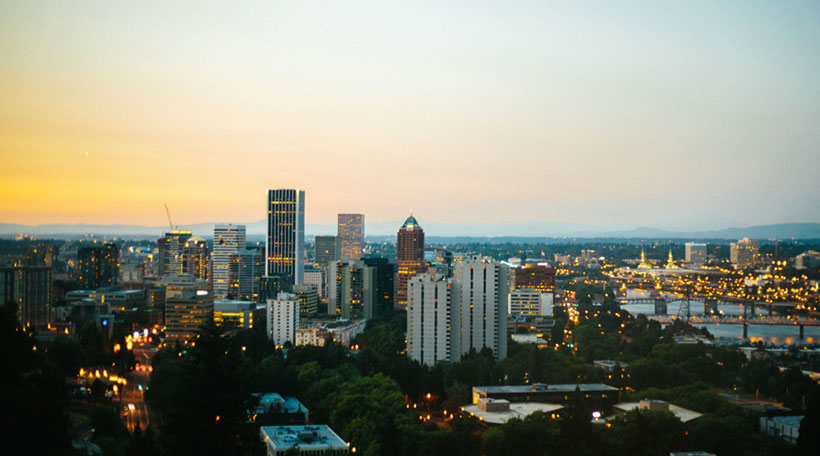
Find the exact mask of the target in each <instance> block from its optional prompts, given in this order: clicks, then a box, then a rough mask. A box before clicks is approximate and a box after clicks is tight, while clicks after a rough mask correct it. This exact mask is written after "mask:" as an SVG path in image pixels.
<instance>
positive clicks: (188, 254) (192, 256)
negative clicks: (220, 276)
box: [182, 237, 211, 281]
mask: <svg viewBox="0 0 820 456" xmlns="http://www.w3.org/2000/svg"><path fill="white" fill-rule="evenodd" d="M210 262H211V249H210V248H209V247H208V241H206V240H205V239H202V238H201V237H191V238H189V239H188V240H187V241H185V245H184V246H183V247H182V273H183V274H192V275H193V276H194V277H196V278H197V279H202V280H208V281H210V279H211V275H210V273H211V270H210V269H211V268H210Z"/></svg>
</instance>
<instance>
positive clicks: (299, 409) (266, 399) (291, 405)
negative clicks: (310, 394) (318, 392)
mask: <svg viewBox="0 0 820 456" xmlns="http://www.w3.org/2000/svg"><path fill="white" fill-rule="evenodd" d="M253 395H254V396H256V397H258V398H259V405H258V406H257V407H256V413H265V412H267V411H268V409H270V408H271V407H272V406H274V405H276V404H279V406H280V407H281V411H282V412H283V413H307V411H308V409H307V407H305V406H304V405H302V403H301V402H299V399H296V398H295V397H282V396H281V395H280V394H279V393H264V394H263V393H253Z"/></svg>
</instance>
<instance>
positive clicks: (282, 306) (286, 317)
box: [265, 293, 299, 345]
mask: <svg viewBox="0 0 820 456" xmlns="http://www.w3.org/2000/svg"><path fill="white" fill-rule="evenodd" d="M265 307H266V309H265V310H266V317H267V318H266V319H267V330H268V338H269V339H270V340H272V341H273V343H274V345H285V343H287V342H290V343H291V344H292V345H295V344H296V329H298V328H299V296H297V295H295V294H292V293H279V295H278V296H277V297H276V299H268V300H267V303H266V305H265Z"/></svg>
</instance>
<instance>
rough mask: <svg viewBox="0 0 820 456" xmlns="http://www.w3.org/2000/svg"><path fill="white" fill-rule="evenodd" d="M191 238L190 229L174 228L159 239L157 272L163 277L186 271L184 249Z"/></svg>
mask: <svg viewBox="0 0 820 456" xmlns="http://www.w3.org/2000/svg"><path fill="white" fill-rule="evenodd" d="M190 239H191V232H190V231H188V230H172V231H170V232H168V233H165V236H163V237H161V238H159V239H157V250H158V251H159V253H158V258H157V262H156V264H157V269H156V271H157V274H158V275H159V276H160V277H162V276H164V275H168V274H172V275H173V274H182V273H184V270H183V265H184V264H185V259H184V254H183V251H184V250H185V244H186V243H187V242H188V241H189V240H190Z"/></svg>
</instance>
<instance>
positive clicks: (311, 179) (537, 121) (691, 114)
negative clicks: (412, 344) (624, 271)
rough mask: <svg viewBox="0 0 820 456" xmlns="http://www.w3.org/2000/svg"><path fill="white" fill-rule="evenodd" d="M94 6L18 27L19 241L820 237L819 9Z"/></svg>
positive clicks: (2, 109) (702, 5) (14, 164)
mask: <svg viewBox="0 0 820 456" xmlns="http://www.w3.org/2000/svg"><path fill="white" fill-rule="evenodd" d="M83 6H85V7H81V6H80V5H79V4H78V5H77V6H76V7H75V8H66V7H65V6H64V5H62V4H61V3H59V2H54V3H48V2H46V3H38V4H29V3H16V4H8V5H4V6H3V13H4V14H2V15H0V29H2V30H5V31H6V33H5V34H4V37H5V39H3V40H0V58H2V59H3V61H4V63H5V65H4V66H5V70H6V71H4V73H3V75H2V76H0V94H1V95H2V96H3V99H4V101H5V103H4V104H3V106H0V125H2V127H0V132H1V133H2V134H0V154H1V155H2V160H3V165H4V166H2V170H3V171H2V172H0V188H2V191H3V194H4V198H0V201H2V202H0V219H2V220H3V221H4V222H7V223H22V224H42V223H91V224H112V223H122V224H140V225H157V226H158V225H163V224H165V221H166V220H165V212H164V210H163V207H162V205H163V203H167V204H168V206H169V207H170V209H171V214H172V216H173V217H174V221H175V222H177V223H179V224H181V225H183V224H191V223H201V222H213V221H228V222H232V223H248V222H253V221H257V220H260V219H261V218H263V217H264V214H261V213H260V212H259V207H260V206H261V201H262V198H263V197H262V192H261V189H263V188H302V189H305V190H306V191H307V192H308V193H310V195H311V204H310V205H309V207H308V208H307V214H306V219H307V220H308V221H309V223H311V224H330V223H333V220H334V219H335V216H336V214H338V213H345V212H361V213H365V214H367V217H368V221H374V222H387V221H394V220H400V214H402V213H405V212H406V211H407V210H409V209H413V210H414V211H415V212H416V213H418V214H424V217H423V218H424V220H425V221H427V222H437V223H442V222H446V223H478V222H482V223H485V222H496V223H498V222H502V221H515V222H527V221H532V222H558V223H576V224H577V223H587V222H591V223H596V224H602V225H633V224H634V225H640V226H655V227H658V228H662V229H677V230H691V229H703V230H708V229H716V228H723V227H728V226H749V225H763V224H771V223H780V222H817V221H819V220H820V184H818V183H819V182H820V153H818V152H817V144H818V143H820V137H818V135H820V133H818V132H817V129H816V128H814V127H815V126H816V124H817V121H818V119H819V118H820V112H818V110H817V106H820V87H818V86H817V84H816V83H815V81H817V80H820V65H818V62H817V61H816V59H811V58H807V57H808V56H811V55H818V53H820V49H818V46H820V44H818V43H820V39H818V34H820V31H818V28H817V27H816V24H817V23H818V22H820V5H817V4H816V3H811V2H795V3H790V4H786V5H766V4H758V5H755V6H754V7H751V6H749V5H747V4H746V3H744V2H724V3H721V4H719V5H716V4H711V3H707V2H698V3H688V4H686V5H677V6H675V7H671V8H670V7H667V6H662V5H657V4H653V3H651V2H648V3H643V2H637V3H635V4H633V5H630V6H628V7H624V8H615V7H613V6H609V5H601V4H598V5H595V6H590V5H573V4H569V5H549V6H544V5H540V4H537V3H535V2H533V3H524V4H520V5H517V6H516V7H509V6H501V5H499V6H493V5H483V6H481V7H476V6H474V5H472V4H469V5H468V4H461V5H437V4H430V5H427V7H426V8H413V7H397V6H390V5H381V4H371V5H368V7H367V8H362V9H361V10H356V9H355V8H349V7H348V6H345V5H339V4H334V3H328V4H326V5H324V6H323V7H321V8H314V7H311V6H307V5H256V6H249V5H248V4H237V5H231V7H226V6H224V5H220V4H212V5H210V7H206V8H199V9H195V10H190V9H188V8H185V7H183V6H181V5H143V4H139V5H136V4H130V3H120V2H111V3H106V4H93V3H91V4H87V5H83ZM421 177H423V180H422V181H420V180H419V179H420V178H421ZM419 182H422V183H421V184H420V183H419ZM424 183H429V184H424ZM444 188H446V189H447V191H446V193H444V194H442V189H444ZM374 189H375V190H377V191H374ZM397 215H398V216H397Z"/></svg>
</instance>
